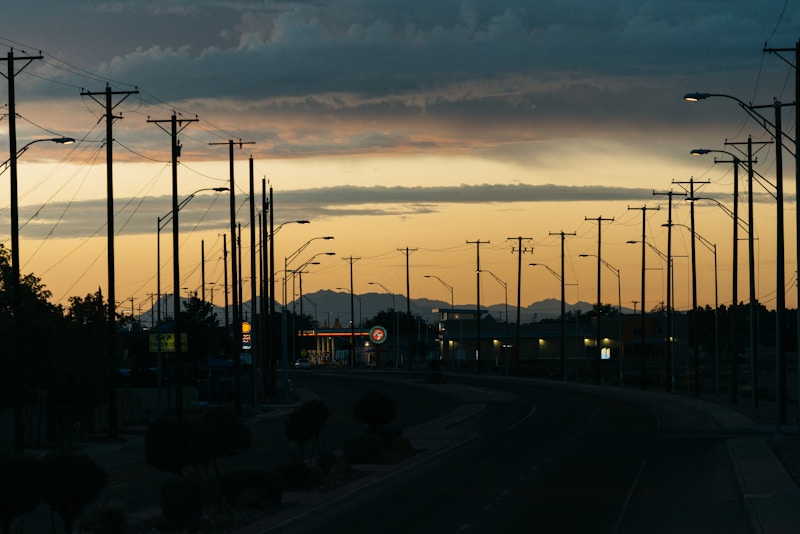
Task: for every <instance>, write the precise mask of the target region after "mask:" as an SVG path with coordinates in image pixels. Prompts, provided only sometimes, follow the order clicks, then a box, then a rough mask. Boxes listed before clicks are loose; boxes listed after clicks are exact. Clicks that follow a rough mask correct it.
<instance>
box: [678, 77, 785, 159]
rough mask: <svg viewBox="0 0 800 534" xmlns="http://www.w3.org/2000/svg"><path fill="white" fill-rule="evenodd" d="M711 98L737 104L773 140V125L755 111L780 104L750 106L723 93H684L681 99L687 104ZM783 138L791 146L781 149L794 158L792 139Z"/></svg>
mask: <svg viewBox="0 0 800 534" xmlns="http://www.w3.org/2000/svg"><path fill="white" fill-rule="evenodd" d="M711 97H720V98H728V99H730V100H733V101H734V102H736V103H737V104H739V107H740V108H742V109H743V110H744V111H745V112H746V113H747V114H748V115H750V117H751V118H752V119H753V120H755V121H756V122H757V123H758V125H759V126H761V127H762V128H763V129H764V130H766V132H767V133H768V134H770V135H771V136H772V137H773V138H774V137H775V130H776V128H775V124H773V123H772V122H771V121H770V120H769V119H767V118H766V117H764V116H763V115H761V114H760V113H759V112H757V111H756V109H760V108H766V107H770V108H771V107H774V106H775V105H781V104H779V103H775V104H769V105H767V106H754V105H752V104H747V103H745V102H744V101H743V100H741V99H739V98H736V97H735V96H733V95H726V94H723V93H699V92H698V93H686V94H685V95H683V99H684V100H686V101H687V102H699V101H701V100H705V99H707V98H711ZM783 105H786V106H788V105H794V103H792V104H783ZM783 137H785V138H786V139H787V140H788V141H791V145H788V144H783V147H784V148H785V149H786V150H787V151H789V152H790V153H791V154H792V156H794V151H793V149H794V139H793V138H791V137H789V136H788V135H786V134H785V133H783Z"/></svg>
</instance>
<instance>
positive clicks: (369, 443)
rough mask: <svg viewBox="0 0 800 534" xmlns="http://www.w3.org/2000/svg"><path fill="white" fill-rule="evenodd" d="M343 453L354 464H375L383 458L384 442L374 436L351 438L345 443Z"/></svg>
mask: <svg viewBox="0 0 800 534" xmlns="http://www.w3.org/2000/svg"><path fill="white" fill-rule="evenodd" d="M342 453H343V454H344V457H345V459H346V460H347V461H348V462H350V463H353V464H375V463H379V462H380V461H381V459H382V458H383V442H382V440H381V438H379V437H377V436H373V435H363V436H351V437H349V438H347V439H346V440H345V441H344V444H343V445H342Z"/></svg>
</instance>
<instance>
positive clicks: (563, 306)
mask: <svg viewBox="0 0 800 534" xmlns="http://www.w3.org/2000/svg"><path fill="white" fill-rule="evenodd" d="M550 235H558V236H561V342H560V343H561V381H562V382H566V381H567V347H566V344H567V334H566V326H565V323H564V318H565V316H566V314H567V310H566V304H565V298H566V295H565V294H564V242H565V241H566V238H567V236H570V235H576V233H575V232H565V231H564V230H561V231H560V232H550ZM620 343H622V340H620Z"/></svg>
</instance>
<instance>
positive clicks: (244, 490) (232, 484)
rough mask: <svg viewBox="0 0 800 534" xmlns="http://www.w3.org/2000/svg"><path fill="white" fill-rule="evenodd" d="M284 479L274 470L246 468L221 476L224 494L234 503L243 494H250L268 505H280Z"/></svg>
mask: <svg viewBox="0 0 800 534" xmlns="http://www.w3.org/2000/svg"><path fill="white" fill-rule="evenodd" d="M282 482H283V481H282V479H281V477H280V475H278V474H277V473H274V472H272V471H264V470H258V469H245V470H241V471H234V472H232V473H227V474H225V475H223V476H222V477H221V478H220V488H221V490H222V495H223V497H224V498H225V500H226V502H227V503H228V504H229V505H234V504H236V502H237V501H238V500H239V498H240V497H241V496H242V495H243V494H250V496H251V497H256V498H257V499H258V500H260V501H262V502H264V503H265V504H267V505H278V504H280V502H281V495H282V494H283V487H282Z"/></svg>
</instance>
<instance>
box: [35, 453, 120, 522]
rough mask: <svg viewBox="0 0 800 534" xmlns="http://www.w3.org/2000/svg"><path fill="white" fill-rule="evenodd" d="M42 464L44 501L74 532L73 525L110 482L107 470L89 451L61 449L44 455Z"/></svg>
mask: <svg viewBox="0 0 800 534" xmlns="http://www.w3.org/2000/svg"><path fill="white" fill-rule="evenodd" d="M41 466H42V501H43V502H44V503H45V504H47V505H49V506H50V508H51V509H52V510H53V511H54V512H55V513H56V514H58V515H59V516H60V517H61V519H62V521H63V522H64V530H65V532H67V534H72V525H73V524H74V523H75V520H76V519H77V518H78V516H79V515H80V514H81V512H83V510H84V508H86V505H88V504H89V502H91V501H92V499H94V498H95V497H97V495H98V494H99V493H100V491H101V490H102V489H103V488H104V487H105V485H106V479H107V474H106V472H105V470H104V469H102V468H101V467H100V466H98V465H97V464H96V463H95V462H94V460H92V459H91V458H90V457H89V456H86V455H85V454H76V453H73V452H57V453H50V454H47V455H46V456H44V457H43V458H42V460H41Z"/></svg>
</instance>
